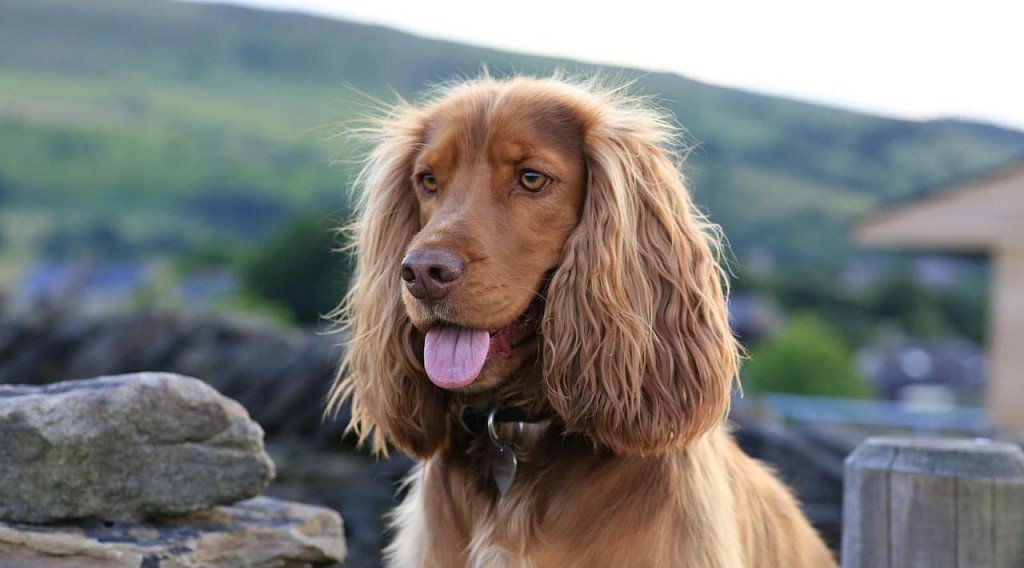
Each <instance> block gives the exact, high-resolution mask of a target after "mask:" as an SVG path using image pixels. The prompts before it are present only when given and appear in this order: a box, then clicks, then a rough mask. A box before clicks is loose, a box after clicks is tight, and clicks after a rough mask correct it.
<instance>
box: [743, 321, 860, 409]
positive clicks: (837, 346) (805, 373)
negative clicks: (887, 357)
mask: <svg viewBox="0 0 1024 568" xmlns="http://www.w3.org/2000/svg"><path fill="white" fill-rule="evenodd" d="M743 385H744V388H746V389H748V390H750V391H752V392H785V393H793V394H807V395H817V396H835V397H853V398H861V397H865V396H868V394H869V389H868V386H867V384H866V383H865V382H864V380H863V379H862V378H861V377H860V376H859V375H858V373H857V371H856V366H855V365H854V359H853V354H852V352H851V350H850V348H849V347H848V346H847V344H846V343H845V342H844V341H843V338H842V336H841V335H839V334H838V333H836V331H835V330H833V329H831V328H830V327H828V326H827V325H826V324H825V323H824V322H823V321H821V320H820V319H819V318H818V317H816V316H814V315H811V314H806V313H805V314H799V315H796V316H793V317H792V318H791V319H790V320H789V321H788V322H787V323H786V325H785V326H784V327H783V328H782V329H781V330H780V331H779V332H778V334H777V335H776V336H774V337H772V338H769V339H767V340H765V341H764V342H763V343H762V344H760V345H758V346H757V347H756V348H755V349H754V350H753V351H752V352H751V354H750V360H749V361H747V362H746V364H745V365H744V367H743Z"/></svg>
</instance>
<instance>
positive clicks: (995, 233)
mask: <svg viewBox="0 0 1024 568" xmlns="http://www.w3.org/2000/svg"><path fill="white" fill-rule="evenodd" d="M855 239H856V242H857V243H858V244H860V245H862V246H869V247H879V248H889V249H913V250H949V251H964V252H983V251H987V250H992V249H997V248H1020V247H1024V160H1017V161H1015V162H1013V163H1012V164H1010V165H1008V166H1006V167H1003V168H1000V169H998V170H994V171H991V172H988V173H985V174H981V175H978V176H975V177H972V178H969V179H966V180H961V181H959V182H955V183H952V184H949V185H947V186H944V187H941V188H938V189H937V190H934V191H932V192H929V194H928V195H926V196H924V197H921V198H919V199H915V200H913V201H908V202H903V203H900V204H896V205H893V206H891V207H888V208H885V209H882V210H880V211H878V212H876V213H875V214H873V215H871V216H869V217H867V218H866V219H864V220H863V221H861V223H859V224H858V226H857V227H856V231H855Z"/></svg>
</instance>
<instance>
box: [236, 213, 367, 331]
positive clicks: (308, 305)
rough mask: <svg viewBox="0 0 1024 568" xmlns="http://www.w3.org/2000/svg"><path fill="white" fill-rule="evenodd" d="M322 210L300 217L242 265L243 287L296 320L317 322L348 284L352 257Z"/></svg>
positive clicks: (338, 300)
mask: <svg viewBox="0 0 1024 568" xmlns="http://www.w3.org/2000/svg"><path fill="white" fill-rule="evenodd" d="M336 226H337V225H335V224H332V223H331V222H329V220H328V219H325V218H324V217H323V215H313V216H309V217H302V218H299V219H297V220H295V221H293V222H292V223H291V224H289V225H288V226H287V227H286V228H285V229H284V231H282V232H281V233H280V234H278V235H277V236H275V237H274V238H272V239H271V240H270V242H269V243H268V244H267V245H266V246H265V247H261V248H260V249H259V250H257V251H256V253H255V254H253V255H252V256H251V257H250V258H249V259H248V260H247V261H246V262H245V263H244V266H243V269H242V279H243V286H244V287H245V288H246V291H247V292H251V293H253V294H255V295H257V296H260V297H262V298H264V299H266V300H269V301H271V302H274V303H276V304H279V305H281V306H284V307H286V308H287V309H288V310H290V311H291V313H292V315H293V316H294V318H295V321H296V322H298V323H305V324H315V323H317V322H319V321H320V320H321V316H322V315H323V314H326V313H327V312H329V311H330V310H331V309H333V308H334V307H335V306H336V305H337V304H338V303H339V302H340V301H341V298H342V297H343V296H344V294H345V291H346V290H347V289H348V281H349V275H350V273H351V268H352V266H351V262H350V259H349V256H348V255H345V254H342V253H338V252H335V249H337V248H338V246H339V244H340V243H339V242H338V241H337V238H336V234H335V232H334V230H333V229H334V228H335V227H336Z"/></svg>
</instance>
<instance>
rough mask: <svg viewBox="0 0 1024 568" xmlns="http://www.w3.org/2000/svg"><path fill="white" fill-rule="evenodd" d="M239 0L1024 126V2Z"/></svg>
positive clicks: (891, 111)
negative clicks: (413, 0)
mask: <svg viewBox="0 0 1024 568" xmlns="http://www.w3.org/2000/svg"><path fill="white" fill-rule="evenodd" d="M233 1H234V2H235V3H239V4H245V5H250V6H260V7H272V8H275V9H286V10H294V11H302V12H309V13H316V14H321V15H331V16H336V17H339V18H344V19H349V20H355V21H360V22H370V23H376V24H382V25H386V26H389V27H394V28H397V29H401V30H405V31H409V32H412V33H415V34H418V35H423V36H428V37H435V38H440V39H448V40H454V41H459V42H464V43H471V44H475V45H484V46H489V47H495V48H499V49H504V50H509V51H517V52H523V53H533V54H541V55H554V56H559V57H567V58H571V59H577V60H581V61H588V62H597V63H605V64H613V65H622V66H628V67H636V68H641V69H650V70H656V71H670V72H675V73H679V74H681V75H685V76H687V77H691V78H694V79H699V80H702V81H706V82H710V83H715V84H719V85H725V86H732V87H739V88H743V89H749V90H754V91H760V92H765V93H771V94H780V95H787V96H790V97H795V98H799V99H804V100H810V101H816V102H821V103H825V104H828V105H834V106H841V107H847V108H852V109H857V110H863V111H867V112H871V113H877V114H885V115H892V116H900V117H907V118H916V119H926V118H934V117H940V116H941V117H946V116H952V117H959V118H968V119H974V120H980V121H985V122H992V123H995V124H999V125H1003V126H1008V127H1012V128H1016V129H1020V130H1024V2H1022V1H1021V0H1004V1H1001V2H997V1H993V0H972V1H970V2H965V1H960V2H953V1H948V0H932V1H930V2H917V1H909V0H888V1H878V0H859V1H856V2H850V1H847V2H837V1H834V0H772V1H766V0H755V1H739V0H710V1H708V0H703V1H700V2H693V1H676V2H673V1H672V0H626V1H624V2H614V3H613V2H609V3H606V4H602V3H600V2H598V1H596V0H592V1H590V2H575V1H573V2H569V1H557V0H516V1H507V0H506V1H502V2H486V1H481V2H472V3H471V2H466V1H463V2H453V1H449V0H430V1H423V0H420V1H416V2H408V1H387V0H359V1H333V2H332V1H329V0H233Z"/></svg>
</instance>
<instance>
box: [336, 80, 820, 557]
mask: <svg viewBox="0 0 1024 568" xmlns="http://www.w3.org/2000/svg"><path fill="white" fill-rule="evenodd" d="M360 132H361V133H362V134H368V135H370V140H371V142H372V144H373V148H372V151H371V153H370V154H369V157H368V158H367V160H366V162H365V164H364V169H363V170H362V173H361V175H360V178H359V179H358V183H357V186H358V187H359V188H360V189H361V193H360V194H359V217H358V220H357V222H356V223H355V224H354V225H353V226H352V227H351V229H352V236H353V247H354V250H355V252H356V253H357V266H356V273H355V279H354V283H353V285H352V288H351V290H350V292H349V294H348V296H347V297H346V301H345V302H344V303H343V304H342V306H341V308H339V311H338V313H337V314H336V315H337V316H338V317H339V318H340V320H341V321H342V323H343V325H344V327H345V328H346V329H347V331H348V333H349V334H350V342H349V345H348V349H347V353H346V357H345V360H344V361H343V364H342V366H341V370H340V372H339V381H338V383H337V384H336V385H335V387H334V389H333V391H332V394H331V403H332V407H333V408H337V406H338V405H339V404H341V403H343V402H344V401H346V400H350V401H351V405H352V416H353V418H352V423H351V424H350V427H351V428H352V429H353V430H354V431H355V432H356V433H357V434H358V435H359V437H360V439H361V440H363V441H368V442H369V443H371V444H372V446H373V448H374V449H375V450H376V451H384V450H385V448H386V444H387V443H388V442H391V443H393V444H394V445H395V446H397V447H398V448H399V449H401V450H402V451H404V452H406V453H408V454H410V455H412V456H414V457H416V458H418V459H419V460H420V461H419V464H418V466H417V467H416V468H415V469H414V471H413V472H412V473H411V476H410V479H409V483H410V485H409V488H408V493H407V495H406V497H405V499H404V501H403V503H402V504H401V505H400V506H399V507H398V509H397V510H396V511H395V512H394V515H393V517H392V522H393V526H394V528H395V530H396V537H395V540H394V542H393V543H392V544H391V546H390V547H389V548H388V550H387V552H386V554H387V560H388V562H389V563H390V564H391V565H394V566H429V567H435V566H436V567H447V566H460V567H462V566H536V567H565V566H586V567H590V568H592V567H598V566H617V567H618V566H657V567H662V566H693V567H711V566H722V567H734V566H771V567H776V566H777V567H787V568H789V567H802V566H812V567H821V566H833V565H834V562H833V560H832V558H831V555H830V553H829V551H828V549H827V548H826V547H825V545H824V544H823V542H822V541H821V539H820V538H819V536H818V535H817V534H816V533H815V531H814V529H813V528H812V527H811V526H810V525H809V524H808V522H807V521H806V519H805V518H804V517H803V515H802V514H801V512H800V509H799V507H798V505H797V503H796V501H795V500H794V498H793V497H792V496H791V495H790V493H789V491H788V490H787V489H786V488H785V487H784V486H783V485H782V484H781V483H780V482H779V481H778V480H776V479H775V477H773V475H772V474H771V473H770V472H769V471H768V470H767V469H766V468H765V467H764V466H762V465H761V464H760V463H758V462H757V461H755V460H753V459H751V458H749V457H748V456H746V455H745V454H744V453H743V452H742V451H741V450H740V449H739V448H738V447H737V446H736V444H735V443H734V442H733V440H732V438H731V436H730V434H729V432H728V430H727V426H726V424H725V418H726V414H727V412H728V408H729V400H730V394H731V390H732V385H733V381H734V379H735V377H736V374H737V365H738V346H737V343H736V341H735V339H734V337H733V335H732V333H731V331H730V328H729V325H728V321H727V313H726V303H725V292H726V290H725V284H724V282H725V279H724V277H723V273H722V269H721V268H720V265H719V262H718V242H719V241H718V238H717V233H716V231H715V227H714V226H713V225H711V224H710V223H708V222H707V221H706V220H705V218H704V217H702V216H701V215H700V214H699V213H697V212H696V210H695V209H694V207H693V204H692V202H691V199H690V196H689V194H688V192H687V190H686V188H685V186H684V183H683V178H682V176H681V174H680V172H679V169H678V165H679V164H678V162H679V160H678V154H676V153H674V152H673V150H672V148H674V143H675V142H676V141H675V140H674V136H675V135H676V133H677V130H676V129H675V128H673V126H672V123H671V121H670V120H669V119H667V118H666V116H665V114H664V113H663V112H661V111H659V110H658V108H657V107H655V106H654V105H651V104H650V103H649V102H648V101H647V100H646V99H643V98H640V97H637V96H634V95H629V94H626V93H625V90H624V88H622V87H616V86H602V85H601V84H600V83H599V82H598V81H597V80H593V79H591V80H587V81H578V80H577V81H568V80H564V79H562V78H560V77H557V76H556V77H554V78H547V79H536V78H528V77H515V78H511V79H502V80H499V79H495V78H492V77H490V76H488V75H486V74H485V75H484V76H482V77H480V78H478V79H474V80H466V81H461V82H457V83H454V84H450V85H446V86H443V87H441V88H440V89H439V91H438V92H437V93H436V94H435V95H434V96H433V97H432V98H430V99H429V100H427V101H426V102H424V103H421V104H418V105H413V104H409V103H407V102H405V101H401V102H399V103H398V104H397V105H395V106H394V107H393V108H392V109H391V110H390V112H388V113H387V115H386V116H383V117H381V118H380V119H379V120H377V121H376V122H375V123H374V124H373V125H372V126H370V127H368V128H366V129H363V130H362V131H360ZM488 418H489V419H490V421H491V423H490V426H491V429H488ZM513 462H514V463H513Z"/></svg>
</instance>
